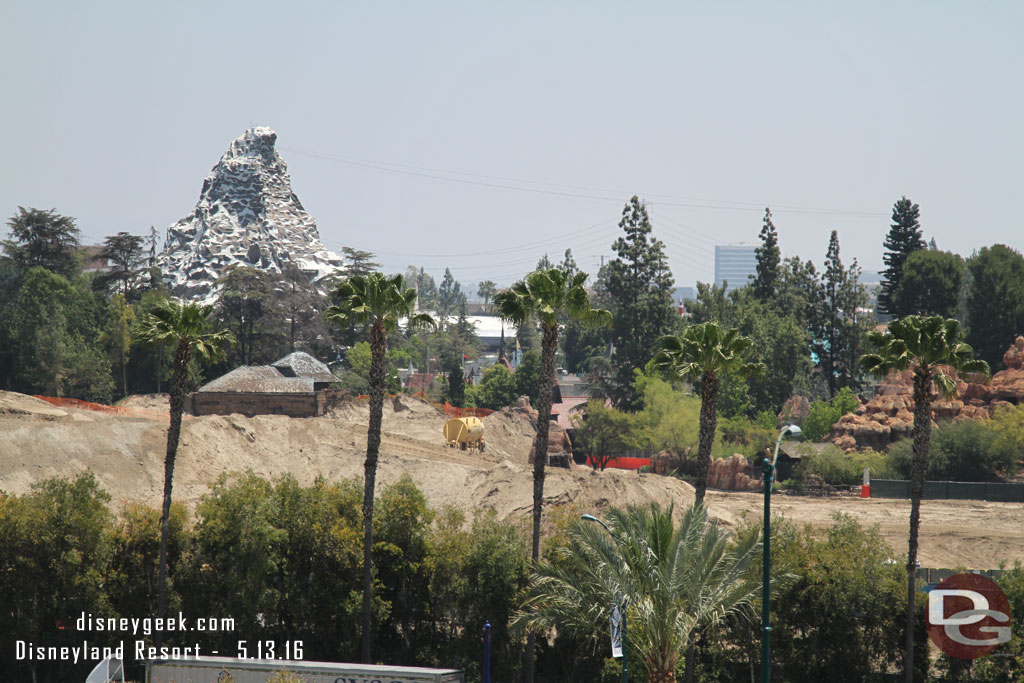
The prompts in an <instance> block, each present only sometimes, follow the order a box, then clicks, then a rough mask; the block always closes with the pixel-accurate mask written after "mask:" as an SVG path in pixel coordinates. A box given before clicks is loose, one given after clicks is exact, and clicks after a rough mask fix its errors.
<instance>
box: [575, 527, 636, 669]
mask: <svg viewBox="0 0 1024 683" xmlns="http://www.w3.org/2000/svg"><path fill="white" fill-rule="evenodd" d="M580 519H582V520H583V521H585V522H597V523H598V524H600V525H601V526H603V527H604V530H605V531H607V532H608V535H609V536H611V537H612V540H613V541H615V545H616V547H618V548H619V550H620V551H621V550H622V546H621V545H619V539H617V538H615V534H613V533H612V530H611V529H609V528H608V525H607V524H605V523H604V522H602V521H601V520H600V519H598V518H597V517H595V516H594V515H580ZM623 562H625V558H623ZM615 598H616V600H617V601H618V603H619V615H620V616H621V618H622V683H627V681H628V679H629V673H628V667H627V665H626V659H627V657H628V653H627V652H626V605H625V602H624V601H623V599H622V592H621V591H620V592H618V593H617V594H616V596H615Z"/></svg>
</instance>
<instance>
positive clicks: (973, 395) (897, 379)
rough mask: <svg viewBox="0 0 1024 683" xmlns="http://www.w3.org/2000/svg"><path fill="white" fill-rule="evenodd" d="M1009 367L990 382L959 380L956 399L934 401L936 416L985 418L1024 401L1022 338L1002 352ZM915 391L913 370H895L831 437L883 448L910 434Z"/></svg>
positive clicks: (847, 445) (847, 446) (848, 444)
mask: <svg viewBox="0 0 1024 683" xmlns="http://www.w3.org/2000/svg"><path fill="white" fill-rule="evenodd" d="M1003 363H1004V364H1005V365H1006V369H1005V370H1001V371H999V372H997V373H995V374H994V375H993V376H992V379H991V380H990V381H988V382H965V381H964V380H963V379H960V378H958V377H957V376H956V373H955V372H953V371H952V370H951V369H949V368H947V369H946V372H947V374H949V375H950V376H952V377H953V378H954V379H956V387H957V392H956V394H957V395H956V397H955V398H953V399H951V400H947V399H941V400H936V401H933V402H932V419H935V420H939V419H953V420H987V419H988V418H989V417H991V415H992V413H993V412H995V411H996V409H998V408H1000V407H1002V406H1016V405H1021V404H1024V367H1022V366H1024V337H1017V339H1016V340H1015V341H1014V343H1013V344H1012V345H1011V346H1010V348H1009V349H1008V350H1007V351H1006V353H1005V354H1003ZM913 394H914V389H913V384H912V381H911V377H910V371H909V370H907V371H905V372H901V373H891V374H890V375H889V376H888V377H886V379H885V381H884V382H882V383H881V384H880V385H878V387H877V389H876V390H875V397H874V398H872V399H871V400H870V401H868V402H867V403H864V404H862V405H861V406H860V407H858V408H857V412H856V413H851V414H849V415H844V416H843V417H842V418H840V419H839V422H837V423H836V424H835V425H834V426H833V427H832V434H831V437H830V438H831V440H832V442H833V443H835V444H836V445H837V446H839V447H841V448H843V449H844V450H848V451H849V450H854V449H856V448H873V449H875V450H876V451H880V450H883V449H885V448H886V447H887V446H888V445H889V444H890V443H892V442H893V441H896V440H897V439H901V438H904V437H909V436H910V432H911V430H912V429H913V428H914V397H913Z"/></svg>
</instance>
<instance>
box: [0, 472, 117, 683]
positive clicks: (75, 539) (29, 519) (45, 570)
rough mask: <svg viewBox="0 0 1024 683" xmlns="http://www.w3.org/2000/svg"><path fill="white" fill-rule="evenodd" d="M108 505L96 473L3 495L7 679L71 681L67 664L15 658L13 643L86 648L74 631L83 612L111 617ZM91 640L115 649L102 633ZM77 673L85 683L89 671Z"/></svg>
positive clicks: (1, 655)
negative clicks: (7, 642)
mask: <svg viewBox="0 0 1024 683" xmlns="http://www.w3.org/2000/svg"><path fill="white" fill-rule="evenodd" d="M109 503H110V496H109V495H108V494H107V493H106V492H105V491H103V490H102V489H101V488H100V486H99V483H98V482H97V481H96V477H95V476H94V475H93V474H92V473H91V472H83V473H80V474H79V475H77V476H76V477H75V478H73V479H67V478H60V479H48V480H45V481H42V482H39V483H36V484H35V485H33V487H32V490H31V491H30V492H29V493H27V494H25V495H23V496H13V495H6V494H5V495H3V496H0V572H2V574H3V577H4V579H3V581H0V603H2V604H3V606H4V608H3V609H2V610H0V633H3V634H4V635H5V636H8V637H9V638H10V640H9V642H11V643H12V646H10V647H5V648H3V651H2V652H0V671H3V672H4V678H5V680H38V681H58V680H71V679H73V678H74V677H73V676H69V675H68V673H69V672H68V668H69V666H68V665H69V662H67V661H60V660H58V661H34V660H31V659H20V660H18V659H15V657H14V647H13V641H14V638H17V639H19V640H25V641H30V642H32V643H34V644H40V645H41V644H44V643H45V644H46V645H47V646H51V647H58V648H59V647H71V646H74V645H81V640H82V638H81V635H82V634H81V633H80V632H77V631H76V630H75V629H74V623H75V620H76V619H77V618H78V616H79V615H80V614H82V613H83V612H85V613H90V614H93V615H95V616H97V617H106V616H113V615H112V613H111V608H110V604H109V601H108V599H107V592H106V590H105V582H106V580H107V576H108V574H109V568H110V555H111V546H110V537H111V530H112V529H111V527H112V518H111V513H110V511H109V510H108V507H107V506H108V504H109ZM112 639H113V638H110V639H109V640H112ZM89 640H90V642H91V643H93V644H96V645H109V644H110V642H109V640H108V639H107V638H104V635H103V634H99V633H96V634H90V638H89ZM93 665H94V664H93ZM15 672H20V673H17V674H16V673H15ZM72 673H77V674H79V675H78V678H80V679H81V678H84V677H85V675H86V674H87V673H88V669H86V670H85V671H82V670H81V669H78V671H77V672H72Z"/></svg>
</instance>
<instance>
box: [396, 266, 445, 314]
mask: <svg viewBox="0 0 1024 683" xmlns="http://www.w3.org/2000/svg"><path fill="white" fill-rule="evenodd" d="M402 283H403V286H404V287H405V288H406V289H410V288H411V289H415V290H416V296H417V298H418V301H419V307H420V308H425V309H428V310H433V309H434V308H436V307H437V285H436V284H435V283H434V278H433V276H431V275H430V273H428V272H427V271H426V270H424V269H423V268H417V267H416V266H409V267H408V268H406V269H405V276H404V277H403V278H402Z"/></svg>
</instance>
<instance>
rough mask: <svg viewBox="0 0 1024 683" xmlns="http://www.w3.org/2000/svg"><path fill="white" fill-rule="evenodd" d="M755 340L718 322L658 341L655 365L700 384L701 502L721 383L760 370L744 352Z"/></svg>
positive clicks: (704, 324) (675, 375)
mask: <svg viewBox="0 0 1024 683" xmlns="http://www.w3.org/2000/svg"><path fill="white" fill-rule="evenodd" d="M752 344H753V342H752V341H751V340H750V338H749V337H744V336H743V335H741V334H740V332H739V330H737V329H735V328H732V329H728V330H723V329H722V328H721V327H720V326H719V325H718V323H716V322H707V323H701V324H699V325H693V326H691V327H688V328H686V329H685V330H684V331H683V333H682V334H680V335H667V336H665V337H662V338H661V339H659V340H658V347H657V348H658V351H657V353H655V355H654V365H655V366H656V367H657V368H659V369H660V370H662V371H663V372H664V373H666V374H667V375H669V376H670V377H672V378H675V379H682V380H689V381H691V382H693V383H695V384H699V385H700V436H699V439H698V442H697V486H696V496H697V503H701V502H703V501H704V494H705V493H706V491H707V488H708V468H709V466H710V465H711V445H712V444H713V443H714V441H715V429H716V428H717V426H718V412H717V409H716V403H717V401H718V385H719V382H721V379H722V376H723V375H726V374H734V375H737V376H740V377H750V376H753V375H756V374H758V373H760V372H761V371H762V370H763V369H764V366H763V365H762V364H761V363H747V362H745V361H744V355H745V354H746V352H747V350H748V349H749V348H750V346H751V345H752Z"/></svg>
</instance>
